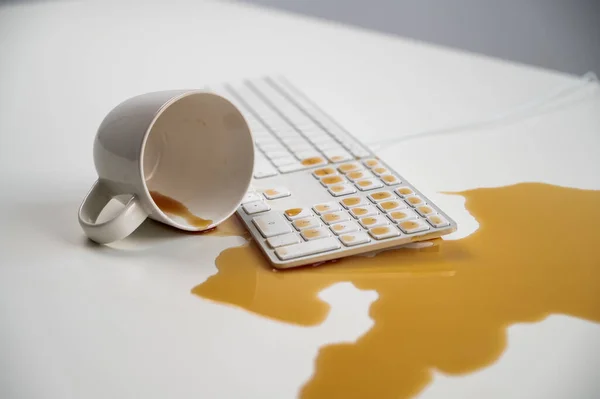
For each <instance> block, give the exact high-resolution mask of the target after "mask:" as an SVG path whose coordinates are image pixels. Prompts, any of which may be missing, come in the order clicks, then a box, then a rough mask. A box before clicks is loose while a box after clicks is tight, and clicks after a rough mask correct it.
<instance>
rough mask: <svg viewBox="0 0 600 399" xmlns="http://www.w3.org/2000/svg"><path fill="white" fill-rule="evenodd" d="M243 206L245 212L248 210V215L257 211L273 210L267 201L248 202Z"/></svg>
mask: <svg viewBox="0 0 600 399" xmlns="http://www.w3.org/2000/svg"><path fill="white" fill-rule="evenodd" d="M242 208H243V209H244V212H246V213H247V214H248V215H254V214H255V213H260V212H266V211H270V210H271V207H270V206H269V205H267V203H265V202H264V201H254V202H248V203H246V204H244V205H242Z"/></svg>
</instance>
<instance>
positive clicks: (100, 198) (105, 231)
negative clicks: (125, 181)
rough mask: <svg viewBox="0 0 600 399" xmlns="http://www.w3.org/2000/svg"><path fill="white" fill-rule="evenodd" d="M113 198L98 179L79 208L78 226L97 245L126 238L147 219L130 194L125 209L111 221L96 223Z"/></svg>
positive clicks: (136, 199) (133, 196)
mask: <svg viewBox="0 0 600 399" xmlns="http://www.w3.org/2000/svg"><path fill="white" fill-rule="evenodd" d="M114 197H115V194H113V193H112V192H111V191H110V190H109V189H108V187H107V186H106V184H104V183H102V182H101V181H100V180H99V179H98V180H97V181H96V182H95V183H94V185H93V186H92V189H91V190H90V192H89V193H88V194H87V195H86V196H85V198H84V200H83V203H82V204H81V206H80V207H79V213H78V216H79V224H80V225H81V227H82V228H83V231H84V232H85V234H86V235H87V236H88V238H89V239H90V240H92V241H95V242H97V243H98V244H108V243H110V242H113V241H117V240H120V239H123V238H125V237H127V236H128V235H130V234H131V233H133V232H134V231H135V229H137V228H138V227H139V226H140V225H141V224H142V223H143V222H144V220H146V218H147V217H148V214H147V213H146V211H145V210H144V209H143V208H142V205H141V204H140V201H139V199H138V198H137V197H136V196H135V195H133V194H131V195H130V197H129V200H128V201H127V203H126V204H125V207H124V208H123V209H122V210H121V211H119V213H118V214H116V215H115V216H114V217H113V218H112V219H110V220H107V221H105V222H102V223H96V219H98V216H99V215H100V212H102V209H104V207H105V206H106V205H107V204H108V202H109V201H110V200H111V199H113V198H114Z"/></svg>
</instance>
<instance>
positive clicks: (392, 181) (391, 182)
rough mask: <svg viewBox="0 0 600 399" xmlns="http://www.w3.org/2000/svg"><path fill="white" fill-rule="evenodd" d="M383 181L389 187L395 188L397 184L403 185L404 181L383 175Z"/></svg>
mask: <svg viewBox="0 0 600 399" xmlns="http://www.w3.org/2000/svg"><path fill="white" fill-rule="evenodd" d="M381 180H382V181H383V182H384V183H385V184H387V185H388V186H394V185H396V184H400V183H402V180H400V179H399V178H398V176H395V175H383V176H381Z"/></svg>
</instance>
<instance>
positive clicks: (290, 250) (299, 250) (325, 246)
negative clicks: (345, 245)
mask: <svg viewBox="0 0 600 399" xmlns="http://www.w3.org/2000/svg"><path fill="white" fill-rule="evenodd" d="M339 247H340V242H339V241H338V240H337V238H335V237H328V238H320V239H318V240H314V241H308V242H301V243H299V244H292V245H286V246H285V247H279V248H277V249H276V250H275V253H276V254H277V256H278V257H279V259H281V260H288V259H293V258H299V257H301V256H308V255H313V254H318V253H320V252H326V251H332V250H334V249H338V248H339Z"/></svg>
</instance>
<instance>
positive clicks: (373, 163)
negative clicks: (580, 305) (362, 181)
mask: <svg viewBox="0 0 600 399" xmlns="http://www.w3.org/2000/svg"><path fill="white" fill-rule="evenodd" d="M365 165H367V166H368V167H369V168H373V167H375V166H377V165H379V161H378V160H376V159H369V160H367V161H365Z"/></svg>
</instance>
